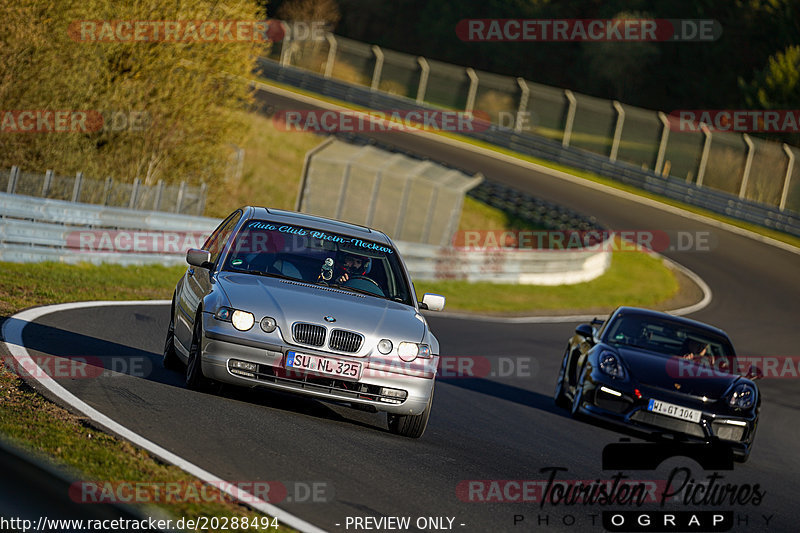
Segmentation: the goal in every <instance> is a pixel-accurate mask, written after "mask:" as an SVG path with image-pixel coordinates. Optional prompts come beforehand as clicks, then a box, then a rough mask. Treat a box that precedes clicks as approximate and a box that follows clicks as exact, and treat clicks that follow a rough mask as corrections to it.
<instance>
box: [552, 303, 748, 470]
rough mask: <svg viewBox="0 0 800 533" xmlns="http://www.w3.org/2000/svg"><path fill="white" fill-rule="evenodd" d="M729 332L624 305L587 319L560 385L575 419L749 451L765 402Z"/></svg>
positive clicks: (559, 398)
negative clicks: (604, 316) (603, 317)
mask: <svg viewBox="0 0 800 533" xmlns="http://www.w3.org/2000/svg"><path fill="white" fill-rule="evenodd" d="M741 371H742V369H741V368H739V365H738V364H737V360H736V354H735V352H734V349H733V346H732V344H731V341H730V339H729V338H728V336H727V335H726V334H725V332H724V331H722V330H720V329H717V328H715V327H712V326H709V325H707V324H703V323H701V322H697V321H694V320H689V319H686V318H680V317H675V316H672V315H669V314H666V313H661V312H658V311H651V310H647V309H638V308H633V307H620V308H618V309H617V310H615V311H614V312H613V313H611V315H610V316H609V318H608V319H607V320H605V321H600V320H596V319H595V320H594V321H593V322H592V323H591V324H581V325H579V326H578V327H577V328H576V329H575V335H574V336H573V337H572V338H571V339H570V340H569V343H568V344H567V349H566V352H565V353H564V360H563V362H562V364H561V370H560V372H559V376H558V382H557V384H556V390H555V401H556V404H557V405H559V406H561V407H565V408H570V409H571V410H572V414H573V416H575V417H577V416H588V417H593V418H596V419H601V420H603V421H606V422H612V423H616V424H622V425H624V426H627V427H628V428H630V429H632V430H635V431H636V432H644V433H646V434H648V435H650V436H655V437H658V436H670V438H677V439H679V440H681V441H687V442H704V443H708V444H714V445H719V444H723V445H725V446H726V447H729V448H730V450H731V451H732V452H733V458H734V459H735V460H738V461H741V462H744V461H746V460H747V458H748V457H749V454H750V450H751V448H752V444H753V438H754V436H755V433H756V427H757V426H758V412H759V408H760V404H761V398H760V393H759V390H758V387H757V386H756V384H755V383H754V382H753V379H755V378H757V377H758V375H757V371H756V370H749V369H746V370H745V372H744V373H745V375H744V376H743V375H740V373H739V372H741Z"/></svg>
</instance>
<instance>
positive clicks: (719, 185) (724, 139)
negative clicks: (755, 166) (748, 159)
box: [703, 132, 746, 194]
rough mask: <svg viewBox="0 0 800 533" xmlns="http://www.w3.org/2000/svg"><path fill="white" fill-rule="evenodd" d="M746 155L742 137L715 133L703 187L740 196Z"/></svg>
mask: <svg viewBox="0 0 800 533" xmlns="http://www.w3.org/2000/svg"><path fill="white" fill-rule="evenodd" d="M745 155H746V145H745V143H744V140H743V139H742V136H741V135H738V134H733V133H721V132H714V133H713V136H712V138H711V149H710V150H709V153H708V163H707V165H706V174H705V178H704V179H703V186H704V187H710V188H712V189H716V190H718V191H725V192H728V193H731V194H739V188H740V186H741V184H742V173H743V172H744V163H745Z"/></svg>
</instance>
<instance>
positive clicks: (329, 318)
mask: <svg viewBox="0 0 800 533" xmlns="http://www.w3.org/2000/svg"><path fill="white" fill-rule="evenodd" d="M324 318H325V322H336V319H335V318H334V317H332V316H330V315H328V316H326V317H324Z"/></svg>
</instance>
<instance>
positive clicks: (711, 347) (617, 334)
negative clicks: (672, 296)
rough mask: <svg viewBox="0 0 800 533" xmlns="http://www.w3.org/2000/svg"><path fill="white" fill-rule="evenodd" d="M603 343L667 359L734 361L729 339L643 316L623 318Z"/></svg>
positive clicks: (711, 332) (607, 334) (609, 331)
mask: <svg viewBox="0 0 800 533" xmlns="http://www.w3.org/2000/svg"><path fill="white" fill-rule="evenodd" d="M603 337H604V341H605V342H606V343H608V344H612V345H617V346H633V347H635V348H642V349H645V350H649V351H651V352H658V353H661V354H664V355H667V356H686V355H688V354H694V355H696V356H705V355H707V356H710V357H733V356H734V352H733V348H732V347H731V344H730V342H729V341H728V339H726V338H724V337H722V336H720V335H719V334H717V333H716V332H714V331H711V330H706V329H701V328H695V327H691V326H689V325H686V324H684V323H682V322H677V321H675V322H673V321H671V320H664V319H660V318H657V317H649V316H644V315H623V316H620V317H618V318H617V319H616V320H615V321H614V322H613V323H612V324H609V326H608V331H606V332H604V334H603Z"/></svg>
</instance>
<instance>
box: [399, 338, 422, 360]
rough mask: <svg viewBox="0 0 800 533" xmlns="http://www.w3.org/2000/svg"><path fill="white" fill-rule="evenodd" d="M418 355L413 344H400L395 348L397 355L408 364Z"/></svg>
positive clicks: (416, 347)
mask: <svg viewBox="0 0 800 533" xmlns="http://www.w3.org/2000/svg"><path fill="white" fill-rule="evenodd" d="M418 353H419V346H417V343H415V342H401V343H400V344H399V345H398V346H397V355H398V356H400V359H402V360H403V361H406V362H409V361H413V360H414V359H416V358H417V354H418Z"/></svg>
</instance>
